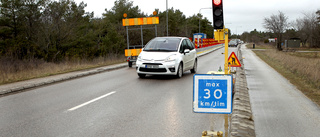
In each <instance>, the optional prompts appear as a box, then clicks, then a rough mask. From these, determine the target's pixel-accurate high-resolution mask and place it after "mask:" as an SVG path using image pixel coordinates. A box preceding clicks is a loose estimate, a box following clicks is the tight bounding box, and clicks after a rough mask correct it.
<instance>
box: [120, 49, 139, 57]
mask: <svg viewBox="0 0 320 137" xmlns="http://www.w3.org/2000/svg"><path fill="white" fill-rule="evenodd" d="M141 51H142V49H125V50H124V52H125V56H126V57H128V56H138V55H139V54H140V52H141Z"/></svg>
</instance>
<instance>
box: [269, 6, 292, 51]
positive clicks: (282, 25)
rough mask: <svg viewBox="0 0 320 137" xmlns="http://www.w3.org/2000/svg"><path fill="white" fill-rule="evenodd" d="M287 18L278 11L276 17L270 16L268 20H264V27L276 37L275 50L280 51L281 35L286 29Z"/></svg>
mask: <svg viewBox="0 0 320 137" xmlns="http://www.w3.org/2000/svg"><path fill="white" fill-rule="evenodd" d="M287 20H288V17H287V16H285V15H284V13H283V12H281V11H279V14H278V15H274V14H272V15H271V16H270V18H264V27H265V28H266V29H267V30H269V31H270V32H272V33H274V34H275V35H276V36H277V49H278V50H282V48H281V42H282V35H283V33H284V32H285V31H286V29H287V27H288V22H287Z"/></svg>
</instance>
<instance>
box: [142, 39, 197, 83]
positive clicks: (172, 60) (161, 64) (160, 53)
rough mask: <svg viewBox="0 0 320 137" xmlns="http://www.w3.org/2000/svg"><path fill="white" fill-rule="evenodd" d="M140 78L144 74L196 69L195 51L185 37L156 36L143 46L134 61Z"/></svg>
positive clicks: (171, 73) (181, 73)
mask: <svg viewBox="0 0 320 137" xmlns="http://www.w3.org/2000/svg"><path fill="white" fill-rule="evenodd" d="M136 69H137V73H138V75H139V77H140V78H143V77H145V76H146V75H176V76H177V77H178V78H181V77H182V75H183V72H185V71H188V70H190V71H191V73H196V71H197V52H196V49H195V47H194V44H193V43H192V42H191V41H190V40H189V39H188V38H186V37H156V38H154V39H152V40H150V41H149V42H148V43H147V45H146V46H145V47H144V48H143V50H142V51H141V53H140V54H139V56H138V59H137V61H136Z"/></svg>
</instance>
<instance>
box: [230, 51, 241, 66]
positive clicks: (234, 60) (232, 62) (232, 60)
mask: <svg viewBox="0 0 320 137" xmlns="http://www.w3.org/2000/svg"><path fill="white" fill-rule="evenodd" d="M228 65H229V66H230V67H241V64H240V61H239V60H238V57H237V56H236V54H235V53H234V52H232V53H231V55H230V56H229V58H228Z"/></svg>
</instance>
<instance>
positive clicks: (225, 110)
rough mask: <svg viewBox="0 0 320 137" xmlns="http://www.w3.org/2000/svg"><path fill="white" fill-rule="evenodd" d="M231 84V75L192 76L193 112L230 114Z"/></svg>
mask: <svg viewBox="0 0 320 137" xmlns="http://www.w3.org/2000/svg"><path fill="white" fill-rule="evenodd" d="M232 84H233V83H232V75H212V74H196V75H194V77H193V111H194V112H197V113H218V114H231V113H232Z"/></svg>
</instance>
